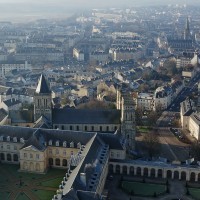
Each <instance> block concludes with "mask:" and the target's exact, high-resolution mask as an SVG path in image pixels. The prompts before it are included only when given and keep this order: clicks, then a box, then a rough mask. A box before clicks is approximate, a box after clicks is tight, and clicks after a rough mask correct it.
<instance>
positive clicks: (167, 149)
mask: <svg viewBox="0 0 200 200" xmlns="http://www.w3.org/2000/svg"><path fill="white" fill-rule="evenodd" d="M158 133H159V141H160V152H159V156H160V157H163V158H167V160H168V161H170V162H172V161H175V160H178V161H181V162H183V161H185V160H187V159H188V158H189V145H188V144H185V143H183V142H181V141H179V140H178V139H177V138H176V137H175V136H174V134H173V133H172V132H171V131H170V130H169V129H167V128H166V129H159V130H158ZM144 134H145V133H139V134H137V136H136V148H137V150H138V152H143V153H144V154H145V155H146V156H148V152H145V146H144V143H143V136H144Z"/></svg>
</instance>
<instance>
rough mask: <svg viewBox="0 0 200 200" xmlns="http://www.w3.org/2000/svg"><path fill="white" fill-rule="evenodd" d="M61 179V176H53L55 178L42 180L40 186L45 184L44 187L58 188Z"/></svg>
mask: <svg viewBox="0 0 200 200" xmlns="http://www.w3.org/2000/svg"><path fill="white" fill-rule="evenodd" d="M62 180H63V179H62V178H60V177H59V178H55V179H51V180H48V181H43V182H42V183H41V185H42V186H45V187H55V188H58V186H59V185H60V184H61V181H62Z"/></svg>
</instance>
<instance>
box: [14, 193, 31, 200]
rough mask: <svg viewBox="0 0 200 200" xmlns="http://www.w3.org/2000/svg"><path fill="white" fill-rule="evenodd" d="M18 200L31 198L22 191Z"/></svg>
mask: <svg viewBox="0 0 200 200" xmlns="http://www.w3.org/2000/svg"><path fill="white" fill-rule="evenodd" d="M16 200H30V199H29V198H28V197H27V196H26V195H25V194H24V193H20V194H19V195H18V196H17V198H16Z"/></svg>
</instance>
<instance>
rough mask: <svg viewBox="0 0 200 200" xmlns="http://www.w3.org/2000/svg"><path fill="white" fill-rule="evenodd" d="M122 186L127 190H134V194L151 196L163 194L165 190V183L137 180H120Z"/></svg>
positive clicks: (129, 191)
mask: <svg viewBox="0 0 200 200" xmlns="http://www.w3.org/2000/svg"><path fill="white" fill-rule="evenodd" d="M122 188H123V189H124V190H125V191H126V192H128V193H131V192H134V194H135V195H142V196H153V195H154V193H156V195H159V194H163V193H165V191H166V186H165V185H159V184H151V183H138V182H128V181H123V182H122Z"/></svg>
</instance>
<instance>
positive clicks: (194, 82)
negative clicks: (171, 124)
mask: <svg viewBox="0 0 200 200" xmlns="http://www.w3.org/2000/svg"><path fill="white" fill-rule="evenodd" d="M197 73H198V74H197V75H196V76H195V77H194V78H193V79H191V80H190V82H189V84H188V85H187V86H186V87H184V88H183V89H182V91H181V92H180V94H179V95H178V96H177V97H176V99H175V100H174V101H173V103H172V104H171V105H170V106H169V107H168V109H167V110H168V111H173V112H180V103H181V102H182V101H184V100H185V99H186V98H187V97H188V96H190V95H191V94H192V93H197V92H198V88H197V87H198V82H199V81H200V73H199V72H197Z"/></svg>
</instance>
